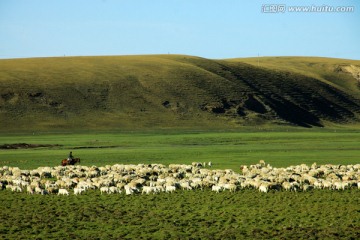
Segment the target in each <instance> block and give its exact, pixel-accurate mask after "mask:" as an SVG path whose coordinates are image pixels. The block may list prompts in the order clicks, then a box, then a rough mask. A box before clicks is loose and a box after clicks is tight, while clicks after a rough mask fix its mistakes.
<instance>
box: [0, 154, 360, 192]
mask: <svg viewBox="0 0 360 240" xmlns="http://www.w3.org/2000/svg"><path fill="white" fill-rule="evenodd" d="M204 165H205V164H201V163H197V162H194V163H193V164H192V165H183V164H170V165H169V166H165V165H162V164H149V165H146V164H138V165H133V164H131V165H123V164H115V165H112V166H110V165H106V166H102V167H96V166H91V167H88V166H80V165H76V166H64V167H63V166H59V167H40V168H37V169H34V170H21V169H19V168H17V167H7V166H4V167H2V168H0V189H4V188H6V189H10V190H12V191H17V192H20V191H23V190H26V192H27V193H29V194H58V195H68V194H69V191H68V190H69V189H73V193H74V194H75V195H79V194H83V193H84V192H86V191H87V190H89V189H99V190H100V192H101V194H102V193H106V194H115V193H122V191H124V192H125V194H126V195H130V194H134V193H140V192H141V193H143V194H150V193H159V192H174V191H176V190H177V189H182V190H195V189H205V188H208V189H211V190H212V191H215V192H221V191H225V190H227V191H230V192H235V191H237V190H239V189H246V188H250V189H251V188H252V189H258V190H259V191H260V192H265V193H266V192H268V191H270V190H285V191H309V190H311V189H331V190H345V189H348V188H351V187H356V188H360V164H356V165H331V164H327V165H317V164H316V163H314V164H312V165H311V166H307V165H305V164H301V165H298V166H290V167H287V168H275V167H272V166H271V165H269V164H266V163H265V161H263V160H261V161H260V162H259V163H258V164H254V165H250V166H242V167H241V169H240V170H241V172H240V173H236V172H234V171H233V170H231V169H226V170H219V169H212V170H210V169H206V168H203V166H204ZM208 166H211V164H210V163H209V164H208ZM63 190H67V192H68V193H67V194H66V192H65V191H63Z"/></svg>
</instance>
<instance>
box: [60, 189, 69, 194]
mask: <svg viewBox="0 0 360 240" xmlns="http://www.w3.org/2000/svg"><path fill="white" fill-rule="evenodd" d="M58 195H68V196H69V192H68V190H66V189H64V188H60V189H59V192H58Z"/></svg>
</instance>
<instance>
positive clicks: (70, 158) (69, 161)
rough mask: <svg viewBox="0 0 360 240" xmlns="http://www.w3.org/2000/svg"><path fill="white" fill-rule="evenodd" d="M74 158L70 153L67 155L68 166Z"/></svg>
mask: <svg viewBox="0 0 360 240" xmlns="http://www.w3.org/2000/svg"><path fill="white" fill-rule="evenodd" d="M73 159H74V157H73V155H72V152H70V153H69V157H68V158H67V160H68V164H71V162H72V161H73Z"/></svg>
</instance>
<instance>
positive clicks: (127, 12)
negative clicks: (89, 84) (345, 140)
mask: <svg viewBox="0 0 360 240" xmlns="http://www.w3.org/2000/svg"><path fill="white" fill-rule="evenodd" d="M267 4H285V5H286V9H285V11H284V12H282V13H264V12H263V11H262V9H265V10H266V9H267V10H268V9H269V8H263V6H266V7H269V5H267ZM291 6H354V7H355V10H354V11H352V12H347V13H334V12H332V13H330V12H322V13H315V12H311V13H309V12H306V13H305V12H302V13H299V12H298V13H294V12H290V11H289V10H288V7H291ZM359 23H360V1H357V0H352V1H351V0H311V1H310V0H302V1H298V0H288V1H287V0H249V1H245V0H216V1H214V0H62V1H55V0H54V1H51V0H0V58H18V57H49V56H64V55H66V56H93V55H132V54H164V53H165V54H167V53H171V54H187V55H195V56H201V57H206V58H235V57H255V56H258V55H260V56H323V57H335V58H350V59H360V28H359V27H358V26H359Z"/></svg>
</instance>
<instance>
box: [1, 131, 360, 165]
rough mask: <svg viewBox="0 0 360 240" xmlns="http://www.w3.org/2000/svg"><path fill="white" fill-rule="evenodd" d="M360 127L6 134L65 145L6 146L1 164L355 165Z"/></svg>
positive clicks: (6, 139)
mask: <svg viewBox="0 0 360 240" xmlns="http://www.w3.org/2000/svg"><path fill="white" fill-rule="evenodd" d="M359 142H360V133H359V130H325V129H318V130H315V131H314V130H301V129H299V130H298V131H294V130H293V131H292V132H287V131H285V130H283V131H275V132H274V131H270V130H268V131H257V132H256V131H255V132H248V131H244V132H189V133H183V132H169V133H166V132H149V133H137V132H134V133H98V134H94V133H88V134H85V133H82V134H38V133H37V134H35V135H32V134H30V135H2V136H0V145H3V144H11V143H31V144H59V145H61V146H59V147H50V148H34V149H9V150H0V166H4V165H8V166H18V167H20V168H22V169H33V168H37V167H39V166H56V165H59V164H60V161H61V160H62V159H64V158H66V157H67V155H68V153H69V151H73V154H74V156H75V157H80V158H81V160H82V162H81V164H82V165H88V166H91V165H97V166H103V165H107V164H115V163H124V164H138V163H161V164H166V165H167V164H170V163H183V164H191V162H194V161H197V162H208V161H211V162H212V163H213V164H214V166H215V167H216V168H221V169H224V168H231V169H233V170H238V168H239V166H240V165H243V164H245V165H249V164H254V163H257V162H258V161H259V160H260V159H263V160H265V161H266V162H268V163H270V164H271V165H273V166H277V167H284V166H289V165H296V164H301V163H306V164H309V165H310V164H312V163H313V162H317V163H318V164H326V163H332V164H354V163H359V161H360V159H359V156H360V146H359Z"/></svg>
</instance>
